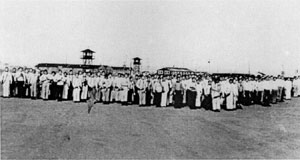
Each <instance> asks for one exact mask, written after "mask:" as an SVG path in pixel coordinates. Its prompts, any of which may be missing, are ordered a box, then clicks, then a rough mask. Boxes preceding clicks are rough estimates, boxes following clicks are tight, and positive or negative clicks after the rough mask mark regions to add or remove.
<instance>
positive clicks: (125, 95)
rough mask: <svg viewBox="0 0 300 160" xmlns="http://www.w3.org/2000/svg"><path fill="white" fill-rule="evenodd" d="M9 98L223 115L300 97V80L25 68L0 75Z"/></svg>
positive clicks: (6, 95)
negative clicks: (171, 107) (184, 109)
mask: <svg viewBox="0 0 300 160" xmlns="http://www.w3.org/2000/svg"><path fill="white" fill-rule="evenodd" d="M0 81H1V83H2V85H3V97H9V96H16V97H20V98H23V97H30V98H32V99H36V98H42V99H44V100H48V99H56V100H58V101H62V100H73V101H74V102H81V101H86V100H87V99H91V100H92V101H93V102H95V103H97V102H103V103H105V104H107V103H111V102H120V103H122V104H139V105H140V106H150V105H156V106H157V107H165V106H168V105H174V107H175V108H181V107H184V106H189V107H190V108H191V109H196V108H205V109H212V110H214V111H220V109H221V106H224V108H225V109H228V110H234V109H236V108H237V107H240V106H241V105H251V104H261V105H264V106H270V104H272V103H273V104H274V103H277V102H282V101H283V100H284V99H291V96H292V94H293V96H295V97H298V96H299V95H300V77H295V78H294V79H293V80H292V79H284V78H283V77H281V76H278V77H272V76H266V77H255V78H251V77H249V78H242V77H210V76H203V77H197V76H194V75H191V76H181V75H174V76H159V75H152V76H150V75H147V76H146V75H140V76H138V75H137V76H130V75H129V74H118V75H112V74H105V72H97V73H90V72H89V73H85V72H81V71H79V72H78V73H75V74H73V71H69V72H62V71H61V70H59V71H58V72H57V73H56V72H51V73H48V71H47V70H42V71H36V70H35V69H25V71H23V68H19V69H18V71H14V70H12V71H9V69H8V68H5V71H4V72H3V73H2V75H1V77H0Z"/></svg>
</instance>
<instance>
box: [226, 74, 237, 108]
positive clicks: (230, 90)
mask: <svg viewBox="0 0 300 160" xmlns="http://www.w3.org/2000/svg"><path fill="white" fill-rule="evenodd" d="M227 85H228V86H227V87H226V90H225V97H226V109H227V110H235V109H236V101H237V96H238V88H237V85H236V84H234V83H233V79H230V80H229V83H228V84H227Z"/></svg>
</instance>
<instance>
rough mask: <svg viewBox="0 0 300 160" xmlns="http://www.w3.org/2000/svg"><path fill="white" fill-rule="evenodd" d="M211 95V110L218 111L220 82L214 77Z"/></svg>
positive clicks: (219, 106) (219, 105)
mask: <svg viewBox="0 0 300 160" xmlns="http://www.w3.org/2000/svg"><path fill="white" fill-rule="evenodd" d="M211 96H212V110H213V111H215V112H220V110H221V104H220V97H221V84H220V83H219V79H215V80H214V82H213V83H212V87H211Z"/></svg>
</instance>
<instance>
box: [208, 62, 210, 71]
mask: <svg viewBox="0 0 300 160" xmlns="http://www.w3.org/2000/svg"><path fill="white" fill-rule="evenodd" d="M208 73H210V59H209V60H208Z"/></svg>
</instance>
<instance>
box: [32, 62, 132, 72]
mask: <svg viewBox="0 0 300 160" xmlns="http://www.w3.org/2000/svg"><path fill="white" fill-rule="evenodd" d="M35 67H36V68H38V69H39V70H45V69H47V70H48V71H50V72H52V71H57V70H58V69H61V70H62V71H70V70H73V71H74V72H77V71H91V72H96V71H100V70H102V71H105V72H107V73H131V72H132V71H133V69H132V68H131V67H126V66H123V67H116V66H107V65H83V64H65V63H39V64H37V65H36V66H35Z"/></svg>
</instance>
